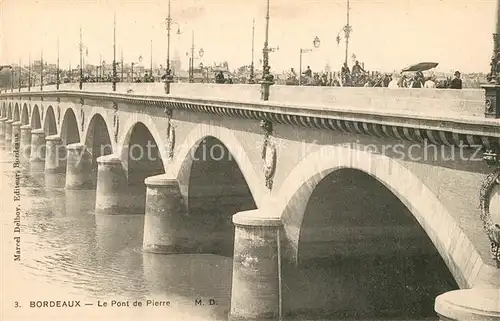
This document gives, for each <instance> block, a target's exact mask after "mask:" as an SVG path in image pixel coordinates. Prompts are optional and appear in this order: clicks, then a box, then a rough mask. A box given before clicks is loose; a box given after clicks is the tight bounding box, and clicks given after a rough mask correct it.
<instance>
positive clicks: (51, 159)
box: [45, 135, 66, 173]
mask: <svg viewBox="0 0 500 321" xmlns="http://www.w3.org/2000/svg"><path fill="white" fill-rule="evenodd" d="M45 144H46V149H45V171H46V172H48V173H64V172H66V146H64V145H63V142H62V140H61V137H60V136H59V135H52V136H47V137H45Z"/></svg>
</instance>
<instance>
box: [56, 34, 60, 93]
mask: <svg viewBox="0 0 500 321" xmlns="http://www.w3.org/2000/svg"><path fill="white" fill-rule="evenodd" d="M56 69H57V71H56V89H57V90H59V83H60V79H59V38H57V67H56Z"/></svg>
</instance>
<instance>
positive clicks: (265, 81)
mask: <svg viewBox="0 0 500 321" xmlns="http://www.w3.org/2000/svg"><path fill="white" fill-rule="evenodd" d="M275 50H279V47H276V48H269V0H267V10H266V38H265V40H264V48H263V49H262V80H261V81H260V85H261V89H260V99H261V100H269V89H270V87H271V85H273V84H274V77H273V75H271V72H270V69H271V66H269V53H270V52H274V51H275Z"/></svg>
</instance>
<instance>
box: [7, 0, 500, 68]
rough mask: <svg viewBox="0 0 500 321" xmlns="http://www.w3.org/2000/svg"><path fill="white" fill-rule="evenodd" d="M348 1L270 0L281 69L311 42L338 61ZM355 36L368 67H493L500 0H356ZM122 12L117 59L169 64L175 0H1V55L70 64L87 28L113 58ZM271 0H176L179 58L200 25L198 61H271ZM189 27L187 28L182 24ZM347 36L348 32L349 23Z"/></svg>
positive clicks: (321, 64) (94, 45)
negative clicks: (266, 56)
mask: <svg viewBox="0 0 500 321" xmlns="http://www.w3.org/2000/svg"><path fill="white" fill-rule="evenodd" d="M346 2H347V0H270V24H269V45H270V47H279V50H277V51H275V52H273V53H271V54H270V65H271V69H272V70H274V71H281V70H288V69H290V68H291V67H293V68H295V69H296V70H298V69H299V52H300V49H301V48H304V49H305V48H312V47H313V45H312V43H313V39H314V37H316V36H317V37H318V38H319V39H320V41H321V43H320V46H319V48H317V49H315V50H313V51H311V52H308V53H305V54H304V55H303V69H305V68H306V66H307V65H309V66H311V69H313V71H318V70H324V68H325V65H326V64H329V65H330V66H332V68H333V69H335V70H338V69H340V66H341V64H342V62H343V59H344V55H345V43H344V42H341V43H340V45H338V44H337V42H336V37H337V34H338V33H339V32H340V31H341V29H342V27H343V26H344V25H345V24H346ZM350 8H351V10H350V24H351V26H352V29H353V32H352V34H351V39H350V44H349V63H350V64H351V63H352V61H353V59H352V54H355V55H356V58H357V60H359V61H361V62H364V63H365V68H366V69H368V70H381V71H393V70H399V69H401V68H404V67H406V66H408V65H411V64H414V63H418V62H422V61H435V62H439V66H438V68H437V71H444V72H449V71H453V70H460V71H462V72H488V71H489V59H490V57H491V54H492V48H493V41H492V33H493V31H494V27H495V14H496V0H468V1H465V0H351V1H350ZM114 14H116V21H117V22H116V24H117V31H116V39H117V60H119V59H120V56H121V52H122V51H123V57H124V61H125V62H129V63H130V62H132V61H133V62H136V63H137V62H138V60H139V56H142V57H143V59H142V64H143V65H144V66H146V67H148V68H149V65H150V61H151V59H150V56H151V50H150V48H151V41H152V44H153V50H152V56H153V59H152V60H153V63H154V65H156V66H158V65H160V64H163V65H164V64H165V61H166V53H167V32H166V24H165V18H166V17H167V15H168V0H135V1H133V0H0V44H1V46H0V64H10V63H19V60H21V62H22V63H23V64H27V62H28V60H29V58H30V56H31V60H32V61H33V60H39V59H40V55H41V51H42V49H43V57H44V60H45V61H48V62H53V63H55V61H56V59H57V42H58V39H59V56H60V65H61V68H67V67H68V66H69V65H72V66H73V67H76V65H77V64H78V62H79V49H78V43H79V28H80V27H81V28H82V30H83V32H82V34H83V43H84V45H85V46H86V47H87V48H88V57H86V58H85V59H86V61H88V62H89V63H93V64H96V63H98V62H99V60H100V57H102V60H104V61H106V62H111V61H112V60H113V15H114ZM265 15H266V0H171V16H172V19H173V20H174V21H175V22H177V23H178V24H174V25H173V26H172V29H173V36H172V38H171V57H176V56H177V57H180V59H181V61H182V65H183V67H184V68H186V67H187V65H188V57H187V56H186V52H188V51H190V47H191V42H192V32H193V31H194V40H195V52H198V50H199V49H200V48H203V51H204V55H203V57H201V59H197V60H196V61H195V63H196V64H199V63H200V62H202V63H203V64H205V65H212V64H213V63H214V62H217V63H220V62H223V61H227V62H228V64H229V67H230V69H235V68H237V67H239V66H241V65H245V64H246V65H248V64H250V63H251V59H252V21H253V19H255V39H254V43H255V51H254V59H255V64H256V65H257V66H260V65H261V62H260V61H261V57H262V48H263V44H264V39H265ZM177 28H179V29H180V31H181V34H180V35H176V34H175V31H176V30H177ZM340 34H341V35H343V33H342V32H340Z"/></svg>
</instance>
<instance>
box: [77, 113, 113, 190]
mask: <svg viewBox="0 0 500 321" xmlns="http://www.w3.org/2000/svg"><path fill="white" fill-rule="evenodd" d="M84 139H85V141H84V144H85V147H86V148H87V150H88V151H89V152H90V154H91V155H92V175H93V179H94V181H95V180H96V175H97V158H99V157H101V156H104V155H109V154H112V153H113V145H112V143H111V139H110V136H109V131H108V128H107V126H106V122H105V120H104V118H103V117H102V116H101V115H100V114H97V113H96V114H94V115H93V116H92V118H91V119H90V122H89V127H88V129H87V133H86V136H85V138H84Z"/></svg>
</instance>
